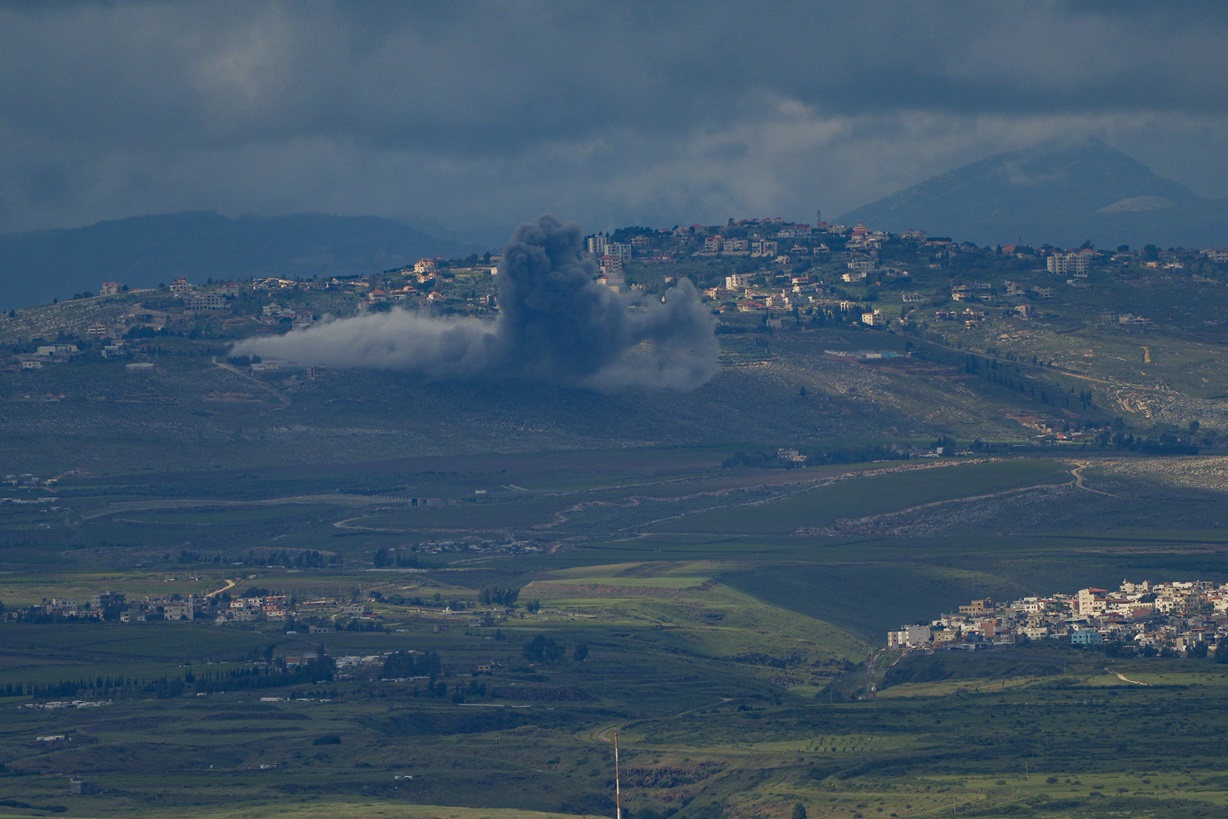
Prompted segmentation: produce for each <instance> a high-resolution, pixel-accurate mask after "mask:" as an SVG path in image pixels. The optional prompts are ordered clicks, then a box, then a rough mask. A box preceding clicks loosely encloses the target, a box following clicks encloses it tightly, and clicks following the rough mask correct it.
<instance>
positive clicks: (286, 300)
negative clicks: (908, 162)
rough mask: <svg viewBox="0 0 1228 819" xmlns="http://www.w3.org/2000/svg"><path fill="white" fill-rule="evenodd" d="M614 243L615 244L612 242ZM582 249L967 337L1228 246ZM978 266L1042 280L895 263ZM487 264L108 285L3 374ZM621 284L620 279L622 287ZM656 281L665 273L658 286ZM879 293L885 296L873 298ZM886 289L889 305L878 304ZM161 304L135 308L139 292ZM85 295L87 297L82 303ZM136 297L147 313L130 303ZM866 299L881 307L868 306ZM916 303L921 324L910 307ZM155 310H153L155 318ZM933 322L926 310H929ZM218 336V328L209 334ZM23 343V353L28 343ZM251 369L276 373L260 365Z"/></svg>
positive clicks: (854, 240)
mask: <svg viewBox="0 0 1228 819" xmlns="http://www.w3.org/2000/svg"><path fill="white" fill-rule="evenodd" d="M615 237H617V239H616V238H615ZM901 243H903V245H906V246H909V247H910V248H911V250H910V252H909V254H908V255H906V258H908V259H909V261H908V262H906V263H903V262H899V261H895V262H893V260H892V258H891V257H892V254H893V252H894V251H893V250H892V248H893V247H897V248H898V246H901ZM583 250H584V251H585V253H586V254H587V255H588V257H589V258H590V259H591V260H592V261H593V262H594V263H595V267H596V269H597V271H598V279H597V280H598V281H599V282H600V283H602V284H604V285H606V286H608V287H610V288H612V289H614V290H618V291H624V290H637V289H644V287H645V285H644V283H642V282H636V281H633V280H632V279H633V278H634V276H635V275H636V274H635V269H636V268H635V267H632V265H635V266H638V267H639V268H640V269H641V270H642V269H643V268H644V267H645V266H651V265H657V264H673V263H676V262H678V261H679V260H680V259H683V258H686V257H692V258H699V259H707V260H712V259H716V258H724V259H726V260H728V261H729V262H730V264H728V265H726V266H723V267H722V266H714V267H713V268H712V270H713V275H712V276H711V277H705V275H704V273H703V272H702V269H700V270H690V271H689V274H690V275H692V276H696V277H697V281H696V282H695V283H696V284H697V286H699V287H700V288H701V291H702V293H703V294H704V296H705V297H707V298H708V299H709V300H710V301H711V302H712V303H713V304H712V308H713V310H714V311H715V312H717V313H744V314H745V313H750V314H758V315H761V316H762V317H763V320H764V322H765V323H766V324H767V325H768V326H771V327H773V328H777V329H778V328H780V327H781V326H782V324H781V319H780V316H782V315H788V314H792V315H793V316H794V318H795V319H796V320H797V321H798V322H799V323H800V320H801V319H800V317H801V315H802V314H805V315H807V316H820V315H822V316H826V317H827V318H829V319H831V320H835V321H839V322H842V323H847V324H857V325H863V326H869V327H880V326H890V325H891V324H892V323H893V322H896V321H898V320H922V321H928V320H929V316H930V315H932V316H933V320H934V321H939V322H958V323H960V324H963V325H965V326H967V327H975V326H977V325H979V324H981V323H982V322H983V321H984V320H985V319H986V318H987V315H986V312H985V309H984V308H985V307H986V306H987V305H991V304H992V305H996V306H998V307H1001V309H1002V312H1003V313H1004V314H1009V315H1012V316H1014V317H1016V318H1022V319H1031V318H1034V316H1035V313H1036V310H1037V307H1038V305H1037V304H1036V303H1037V302H1045V301H1048V300H1052V299H1054V298H1055V297H1056V294H1057V290H1056V289H1055V287H1054V285H1057V286H1058V287H1060V284H1058V282H1057V281H1054V279H1059V278H1060V279H1063V280H1064V281H1065V283H1066V284H1067V285H1069V286H1070V287H1074V288H1086V287H1089V286H1091V279H1092V278H1093V274H1094V273H1095V272H1096V271H1097V270H1100V269H1108V268H1112V267H1114V266H1118V267H1120V266H1121V265H1134V266H1138V267H1146V268H1151V269H1156V270H1160V269H1163V270H1165V271H1170V270H1182V269H1185V268H1186V267H1190V266H1197V265H1200V264H1207V263H1209V264H1224V263H1228V249H1223V248H1209V249H1204V250H1198V251H1193V250H1192V251H1173V250H1168V251H1164V250H1159V249H1158V248H1150V250H1144V251H1128V250H1126V249H1121V250H1119V251H1117V252H1116V253H1112V252H1108V251H1099V250H1095V249H1093V248H1081V249H1079V250H1075V251H1069V252H1068V251H1064V250H1062V249H1061V248H1053V247H1048V246H1044V247H1039V248H1033V247H1026V246H1014V245H1005V246H1002V247H999V248H995V249H990V248H983V247H978V246H976V245H975V244H972V243H970V242H962V243H957V242H955V241H952V240H951V239H949V238H945V237H931V236H927V235H926V234H925V233H924V232H922V231H916V230H910V231H905V232H903V233H900V234H892V233H887V232H884V231H878V230H872V229H870V228H867V227H866V226H865V225H860V224H859V225H853V226H849V225H836V224H829V223H827V222H825V221H823V220H822V218H821V214H818V215H817V221H816V222H815V224H814V225H810V224H804V223H800V222H791V221H786V220H783V219H779V218H773V219H743V220H741V221H736V222H735V221H732V220H731V221H730V222H729V223H728V224H726V225H719V226H707V227H705V226H701V225H690V226H686V227H676V228H672V229H659V230H654V229H648V228H637V229H628V230H626V231H620V232H618V233H615V234H614V236H610V235H603V234H600V233H598V234H594V235H591V236H588V237H586V238H585V241H584V247H583ZM978 255H980V256H986V255H991V256H994V257H995V258H997V259H999V261H1000V260H1001V258H1003V257H1013V258H1014V259H1015V260H1016V262H1017V263H1021V264H1022V266H1026V267H1027V268H1029V269H1030V270H1032V271H1035V272H1044V271H1047V273H1048V276H1047V277H1046V278H1045V279H1043V280H1032V281H1029V282H1027V283H1024V282H1020V281H1016V280H1011V279H1007V280H1005V281H1002V282H998V283H995V284H993V285H991V284H990V283H989V282H986V281H984V280H978V279H977V277H976V276H975V275H973V276H971V277H970V278H969V279H967V280H965V281H955V282H948V281H947V280H946V277H943V279H944V281H943V282H942V283H941V284H939V285H938V286H937V289H935V288H934V287H928V288H926V287H923V286H922V285H923V282H917V283H915V284H914V282H916V280H917V276H916V271H914V272H910V271H909V270H906V269H904V267H902V266H893V265H901V264H906V265H907V266H910V267H914V266H915V267H921V268H924V267H926V266H928V268H931V269H941V268H944V267H947V266H954V267H957V268H963V269H968V270H976V269H978V267H979V265H978V264H977V260H976V257H977V256H978ZM500 261H501V260H500V257H499V256H497V255H494V256H491V255H490V254H487V255H485V256H483V257H477V256H473V257H470V259H468V260H463V261H460V260H446V259H442V258H438V257H436V258H422V259H419V260H418V261H416V262H414V263H413V264H411V265H406V266H404V267H401V268H397V269H393V270H386V271H383V272H382V273H378V274H374V275H370V276H364V277H360V276H349V277H333V278H330V279H321V280H310V281H300V280H290V279H283V278H277V277H264V278H256V279H253V280H252V281H250V282H233V281H231V282H212V281H211V282H208V283H206V284H198V283H193V282H190V281H188V280H187V278H185V277H179V278H176V279H175V280H174V281H173V282H172V283H171V284H170V285H169V286H168V287H165V288H160V290H150V291H139V290H136V289H129V288H128V287H127V286H125V285H124V284H122V283H120V282H116V281H106V282H103V283H102V285H101V287H100V288H99V291H98V292H99V295H100V296H103V297H115V298H119V297H125V298H127V299H128V300H127V301H126V302H124V305H125V307H124V309H125V312H123V313H122V315H120V314H117V315H113V316H110V317H105V318H95V319H94V323H93V324H92V325H90V326H88V327H85V326H81V327H73V328H62V329H63V330H64V332H62V333H61V334H60V335H61V339H59V340H57V341H56V343H54V344H50V343H47V344H39V345H38V346H37V348H36V349H35V348H34V347H30V348H29V349H28V350H23V351H21V352H19V353H17V354H16V355H15V356H14V357H13V358H12V359H11V360H10V361H9V362H7V363H6V364H5V365H3V367H0V368H2V369H7V370H22V369H24V370H39V369H42V368H43V367H44V366H45V365H48V364H51V363H53V362H64V361H67V360H69V359H71V358H74V357H76V356H79V355H81V354H83V353H86V352H89V353H90V354H94V353H98V354H101V355H102V356H103V357H105V358H114V359H128V360H130V364H129V368H130V369H133V370H138V369H147V368H149V367H150V366H152V364H151V363H150V362H149V361H148V360H146V359H148V358H149V357H150V356H149V355H147V354H146V353H149V352H150V350H151V349H153V351H154V352H155V353H156V352H157V351H156V346H157V342H156V341H154V340H153V336H155V335H160V334H164V333H179V334H185V335H186V334H188V333H190V332H192V331H193V330H199V329H200V325H201V323H202V322H203V323H205V324H208V325H209V332H210V333H211V334H214V335H218V334H219V333H220V335H221V336H227V335H230V334H231V331H236V332H237V334H238V335H243V334H245V333H247V332H250V329H251V325H252V323H253V321H254V322H255V323H257V324H263V325H266V326H282V327H284V326H285V325H286V324H289V325H291V326H293V327H295V328H303V327H307V326H310V325H311V324H313V323H314V322H316V321H318V319H319V311H320V309H321V308H320V298H321V297H322V296H327V298H328V300H329V304H328V310H329V311H332V312H336V307H337V305H336V304H335V300H336V298H340V299H341V301H343V302H344V303H345V304H347V305H348V306H347V307H344V308H342V309H341V313H344V312H345V311H346V310H348V309H354V310H357V311H358V312H363V311H368V310H374V311H379V310H387V309H391V308H392V307H408V308H424V309H432V310H443V311H448V312H457V313H462V314H474V315H479V314H483V313H487V312H489V311H490V310H491V309H493V308H495V307H496V306H497V305H496V301H497V299H496V289H497V288H496V282H497V273H498V267H499V263H500ZM629 276H630V277H631V278H629ZM664 278H665V283H666V284H669V283H670V282H671V281H672V280H673V278H674V277H673V276H669V275H667V276H665V277H664ZM883 288H885V289H883ZM888 290H895V291H896V292H898V296H895V297H893V298H892V300H893V301H895V302H896V303H895V304H894V305H892V306H891V307H887V306H886V302H885V301H884V300H882V299H881V295H882V294H883V293H885V292H887V291H888ZM146 292H148V293H153V294H160V295H162V296H163V297H165V296H170V297H171V298H172V299H173V300H174V301H170V302H169V303H168V302H167V300H166V299H165V298H162V299H161V300H159V299H156V298H154V299H145V296H144V293H146ZM87 295H88V294H87ZM133 296H135V297H136V299H144V300H145V301H148V302H150V304H152V305H153V307H151V306H150V305H149V304H145V303H142V302H141V301H136V300H134V299H132V298H131V297H133ZM875 301H879V302H880V304H881V305H882V306H881V307H880V306H879V305H876V304H873V303H872V302H875ZM926 304H928V305H929V310H926V311H925V316H924V318H922V317H921V314H920V313H919V312H918V310H920V309H922V308H923V307H924V305H926ZM154 307H160V308H162V309H160V310H159V309H154ZM931 311H934V312H931ZM1114 319H1115V320H1116V323H1117V325H1118V326H1119V328H1120V329H1123V330H1126V331H1131V330H1134V329H1140V328H1141V329H1145V328H1147V327H1148V326H1149V325H1150V322H1149V320H1148V319H1147V318H1146V317H1142V316H1136V315H1132V314H1122V315H1120V316H1115V317H1114ZM218 325H220V326H218ZM32 343H34V342H32ZM261 368H262V369H270V370H271V369H277V367H276V366H269V365H267V364H262V365H261Z"/></svg>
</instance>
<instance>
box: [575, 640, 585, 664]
mask: <svg viewBox="0 0 1228 819" xmlns="http://www.w3.org/2000/svg"><path fill="white" fill-rule="evenodd" d="M571 659H573V660H575V661H576V662H577V663H582V662H584V661H585V660H586V659H588V643H580V645H578V646H576V650H575V651H573V652H571Z"/></svg>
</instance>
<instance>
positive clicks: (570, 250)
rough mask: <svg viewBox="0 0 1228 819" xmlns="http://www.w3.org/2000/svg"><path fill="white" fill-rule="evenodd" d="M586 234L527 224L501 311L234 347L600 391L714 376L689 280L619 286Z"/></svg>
mask: <svg viewBox="0 0 1228 819" xmlns="http://www.w3.org/2000/svg"><path fill="white" fill-rule="evenodd" d="M580 240H581V235H580V229H579V226H577V225H574V224H563V223H561V222H559V221H558V220H557V219H555V218H553V217H550V216H543V217H541V218H539V219H537V220H535V221H532V222H526V223H525V224H522V225H521V226H520V227H518V228H517V229H516V232H515V234H514V235H513V236H512V240H511V242H509V243H508V245H507V247H506V248H504V251H503V261H502V262H501V263H500V265H499V273H498V276H499V279H498V285H499V306H500V311H499V316H498V318H497V319H496V320H494V321H488V320H481V319H473V318H445V317H435V316H429V315H425V314H421V313H416V312H411V311H406V310H396V311H393V312H391V313H376V314H369V315H365V316H360V317H356V318H347V319H340V320H338V321H333V322H328V323H326V324H322V325H319V326H316V327H311V328H308V329H306V330H296V331H293V332H290V333H288V334H286V335H284V336H279V337H276V338H263V339H253V340H249V341H245V342H242V343H240V344H239V345H237V346H236V347H235V352H236V354H239V355H261V356H264V357H269V358H288V359H291V360H293V361H296V362H298V363H301V364H322V365H325V366H328V367H337V368H371V369H383V370H397V371H402V372H408V373H412V374H416V375H420V376H424V377H426V378H428V379H435V380H472V379H483V380H490V379H505V378H516V379H528V380H532V381H549V382H556V383H564V384H572V385H579V386H584V387H591V388H595V389H601V390H610V389H620V388H623V387H644V388H653V389H678V390H689V389H693V388H695V387H697V386H699V385H701V384H703V383H704V382H706V381H707V380H709V379H710V378H712V376H714V375H716V373H717V370H718V364H717V354H718V352H719V350H718V346H717V342H716V336H715V328H716V320H715V318H714V317H713V316H712V314H711V313H710V312H709V311H708V310H707V309H705V308H704V306H703V304H702V303H701V302H700V300H699V296H698V294H697V293H696V291H695V288H694V287H693V286H692V285H691V283H690V282H689V281H688V280H686V279H683V280H682V281H681V282H680V283H679V284H678V285H677V286H675V287H673V288H670V289H669V290H668V291H666V293H665V295H664V296H661V297H656V298H648V297H642V296H637V295H633V294H632V295H624V294H619V293H616V292H615V291H613V290H611V289H610V288H608V287H606V286H604V285H602V284H599V283H598V282H597V281H596V280H595V275H596V268H595V265H594V264H593V262H592V261H591V259H587V258H584V257H582V256H581V254H580V249H581V244H580Z"/></svg>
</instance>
